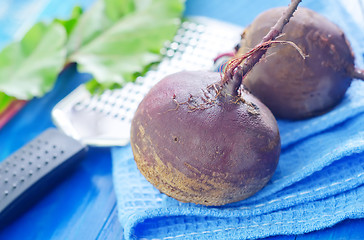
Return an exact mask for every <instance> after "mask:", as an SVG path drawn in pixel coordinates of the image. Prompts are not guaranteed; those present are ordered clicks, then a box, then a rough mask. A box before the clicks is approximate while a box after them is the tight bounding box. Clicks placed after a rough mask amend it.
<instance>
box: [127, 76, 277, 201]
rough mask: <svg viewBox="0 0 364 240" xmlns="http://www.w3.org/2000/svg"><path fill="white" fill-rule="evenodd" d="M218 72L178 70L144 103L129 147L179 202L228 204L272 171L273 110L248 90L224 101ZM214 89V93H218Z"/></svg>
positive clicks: (156, 181) (139, 163)
mask: <svg viewBox="0 0 364 240" xmlns="http://www.w3.org/2000/svg"><path fill="white" fill-rule="evenodd" d="M220 79H221V77H220V75H219V74H218V73H213V72H180V73H176V74H173V75H170V76H168V77H166V78H165V79H163V80H161V81H160V82H159V83H158V84H157V85H155V86H154V87H153V88H152V89H151V90H150V92H149V93H148V94H147V95H146V96H145V98H144V99H143V101H142V102H141V103H140V105H139V107H138V109H137V111H136V113H135V116H134V118H133V121H132V127H131V146H132V149H133V153H134V158H135V161H136V164H137V166H138V168H139V170H140V172H141V173H142V174H143V175H144V176H145V177H146V179H147V180H148V181H149V182H151V183H152V184H153V185H154V186H155V187H156V188H158V189H159V190H160V191H161V192H163V193H165V194H167V195H169V196H171V197H173V198H175V199H177V200H180V201H182V202H193V203H197V204H203V205H214V206H216V205H223V204H227V203H231V202H236V201H239V200H242V199H245V198H247V197H249V196H251V195H253V194H254V193H256V192H257V191H258V190H260V189H261V188H263V187H264V186H265V185H266V183H267V182H268V181H269V179H270V178H271V177H272V175H273V173H274V171H275V169H276V166H277V163H278V159H279V154H280V137H279V131H278V127H277V123H276V120H275V118H274V117H273V115H272V113H271V112H270V111H269V110H268V108H267V107H266V106H265V105H263V104H262V103H261V102H260V101H259V100H258V99H257V98H255V97H254V96H252V95H251V94H249V93H247V92H243V93H242V94H241V96H239V97H238V98H236V99H235V100H232V101H221V100H220V99H219V98H218V97H216V92H214V91H208V90H206V89H210V90H211V89H212V87H211V84H213V83H216V82H218V81H219V80H220ZM214 94H215V95H214Z"/></svg>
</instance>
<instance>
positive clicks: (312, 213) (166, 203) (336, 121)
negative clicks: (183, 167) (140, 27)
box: [112, 0, 364, 239]
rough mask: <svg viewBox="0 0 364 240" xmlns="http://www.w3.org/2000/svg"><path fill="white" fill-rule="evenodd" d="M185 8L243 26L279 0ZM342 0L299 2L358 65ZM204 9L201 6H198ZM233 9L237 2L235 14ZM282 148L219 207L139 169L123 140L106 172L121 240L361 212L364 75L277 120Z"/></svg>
mask: <svg viewBox="0 0 364 240" xmlns="http://www.w3.org/2000/svg"><path fill="white" fill-rule="evenodd" d="M186 4H187V7H186V12H185V14H186V15H205V16H209V17H214V18H218V19H220V20H228V21H230V22H233V23H236V24H240V25H246V24H248V23H249V22H250V21H251V16H253V15H256V14H258V13H259V12H261V11H263V10H265V9H266V8H270V7H275V6H278V5H286V2H285V1H269V3H268V2H267V1H263V0H260V1H258V2H257V1H254V2H252V1H233V3H232V6H234V8H223V10H222V9H221V8H219V7H218V6H220V5H221V2H220V1H218V0H212V1H206V0H195V1H187V3H186ZM345 4H346V2H345V1H341V0H336V1H335V4H327V3H326V2H325V1H314V0H307V1H303V3H302V6H306V7H309V8H311V9H313V10H316V11H318V12H320V13H322V14H323V15H325V16H326V17H328V18H329V19H330V20H332V21H334V22H335V23H337V24H338V25H339V26H340V27H341V28H342V29H343V30H344V32H345V33H346V34H347V37H348V38H349V40H350V42H351V44H352V47H353V49H354V52H355V54H356V57H357V59H356V61H357V64H358V65H359V66H363V65H364V62H363V58H362V56H363V55H362V54H363V52H364V47H363V44H362V42H363V40H364V36H363V31H360V30H358V29H363V25H362V24H359V22H361V20H358V19H359V18H360V16H359V15H356V17H357V18H356V19H355V17H354V15H355V14H354V15H353V13H351V14H348V12H347V8H346V7H348V6H350V5H345ZM201 9H203V10H201ZM235 9H244V12H246V13H247V14H248V15H247V16H246V18H242V17H241V16H240V15H239V16H238V15H236V14H234V11H235ZM278 125H279V129H280V134H281V140H282V152H281V156H280V161H279V164H278V167H277V170H276V172H275V174H274V176H273V177H272V179H271V181H270V182H269V183H268V184H267V186H266V187H264V188H263V189H262V190H261V191H259V192H258V193H257V194H255V195H254V196H252V197H250V198H248V199H245V200H243V201H240V202H237V203H232V204H229V205H226V206H221V207H205V206H200V205H196V204H190V203H181V202H179V201H177V200H175V199H172V198H170V197H168V196H166V195H164V194H161V193H160V192H159V191H158V190H157V189H156V188H154V187H153V186H152V185H151V184H150V183H149V182H147V181H146V180H145V178H144V177H143V176H142V175H141V174H140V172H139V171H138V169H137V167H136V165H135V163H134V159H133V155H132V151H131V148H130V146H126V147H124V148H113V149H112V157H113V178H114V184H115V192H116V196H117V202H118V213H119V219H120V222H121V223H122V226H123V227H124V235H125V238H126V239H248V238H249V239H255V238H262V237H267V236H274V235H287V234H300V233H306V232H310V231H314V230H319V229H323V228H326V227H329V226H332V225H334V224H335V223H338V222H340V221H342V220H344V219H348V218H352V219H353V218H363V217H364V201H363V200H364V184H363V183H364V161H363V159H364V82H359V81H354V82H353V83H352V86H351V87H350V88H349V90H348V92H347V94H346V95H345V98H344V99H343V101H342V102H341V103H340V104H339V105H338V106H336V107H335V109H333V110H332V111H330V112H328V113H326V114H324V115H322V116H318V117H315V118H311V119H307V120H302V121H283V120H279V121H278Z"/></svg>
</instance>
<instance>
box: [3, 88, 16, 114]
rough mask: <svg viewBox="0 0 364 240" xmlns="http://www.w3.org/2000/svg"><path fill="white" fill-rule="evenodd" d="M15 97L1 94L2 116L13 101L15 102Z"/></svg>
mask: <svg viewBox="0 0 364 240" xmlns="http://www.w3.org/2000/svg"><path fill="white" fill-rule="evenodd" d="M14 100H15V98H14V97H10V96H8V95H6V94H5V93H2V92H0V114H1V113H2V112H3V111H5V109H7V107H8V106H9V105H10V103H11V102H12V101H14Z"/></svg>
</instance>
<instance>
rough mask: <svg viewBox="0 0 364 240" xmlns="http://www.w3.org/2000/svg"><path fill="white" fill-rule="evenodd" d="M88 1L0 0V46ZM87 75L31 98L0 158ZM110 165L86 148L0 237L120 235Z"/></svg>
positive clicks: (194, 1)
mask: <svg viewBox="0 0 364 240" xmlns="http://www.w3.org/2000/svg"><path fill="white" fill-rule="evenodd" d="M352 1H354V0H352ZM92 2H93V1H87V0H79V1H72V0H63V1H56V0H38V1H35V0H27V1H21V0H18V1H11V0H1V1H0V47H3V46H4V44H6V43H7V42H9V41H10V40H11V39H14V38H18V37H19V36H21V35H22V34H24V31H26V29H28V28H29V27H30V26H31V25H32V24H33V23H34V22H35V21H37V20H39V19H43V20H47V19H51V18H52V17H55V16H57V17H67V16H68V15H69V13H70V11H71V9H72V7H73V6H74V5H75V4H80V5H81V6H84V7H86V8H87V7H88V6H90V4H91V3H92ZM228 2H230V4H231V5H230V6H228V5H227V3H228ZM287 2H288V1H283V0H280V1H265V0H259V1H217V0H214V1H207V0H191V1H187V2H186V11H185V15H186V16H190V15H203V16H208V17H212V18H216V19H220V20H224V21H228V22H231V23H235V24H239V25H241V26H245V25H247V24H248V23H249V22H251V21H252V19H253V18H254V16H256V15H257V14H258V13H260V12H261V11H263V10H265V9H267V8H270V7H274V6H279V5H282V3H283V5H287ZM323 2H324V1H313V0H311V1H310V0H306V1H304V4H303V5H311V6H312V5H315V4H316V5H315V6H314V7H317V8H319V7H320V6H321V5H322V4H323ZM348 2H350V1H348ZM237 9H241V10H240V11H237ZM363 22H364V20H363ZM90 78H91V76H90V75H88V74H80V73H78V72H77V70H76V67H75V66H71V67H70V68H68V69H66V70H65V71H64V72H62V73H61V74H60V75H59V77H58V80H57V83H56V86H55V88H54V90H53V91H52V92H50V93H48V94H47V95H46V96H44V97H43V98H40V99H34V100H32V101H30V102H29V103H28V104H27V105H26V106H25V107H24V108H23V109H22V110H21V111H20V112H19V113H18V114H17V115H16V117H15V118H14V119H12V121H11V122H9V123H8V124H7V125H6V126H5V127H4V128H3V129H1V130H0V161H2V160H3V159H5V158H6V157H7V156H9V155H10V154H11V153H12V152H14V151H16V150H17V149H18V148H20V147H21V146H23V145H24V144H25V143H27V142H28V141H30V140H31V139H33V138H34V137H36V136H37V135H38V134H40V133H41V132H42V131H44V130H45V129H47V128H49V127H53V126H54V125H53V123H52V121H51V117H50V112H51V109H52V108H53V106H54V105H55V104H56V103H57V102H58V101H59V100H61V99H62V98H63V97H64V96H65V95H66V94H67V93H69V92H70V91H72V89H74V88H75V87H77V86H78V85H79V84H81V83H83V82H85V81H87V80H89V79H90ZM111 170H112V165H111V155H110V151H109V149H108V148H90V150H89V152H88V153H87V156H86V157H85V159H84V160H83V161H82V163H81V165H80V166H79V167H78V168H77V169H76V171H75V172H74V173H72V174H71V175H70V176H69V177H67V178H66V179H65V180H64V181H62V182H61V183H60V184H59V185H57V186H56V187H55V188H54V189H52V190H51V191H50V192H49V193H48V194H47V195H46V196H45V197H44V198H42V199H41V200H40V201H39V202H38V203H37V204H36V205H34V206H33V207H32V208H31V209H29V210H28V211H27V212H26V213H25V214H23V215H22V216H21V217H19V218H18V219H17V220H16V221H14V222H13V223H11V224H10V225H9V226H8V227H6V228H5V229H3V230H1V231H0V239H22V240H23V239H122V232H123V230H122V227H121V225H120V223H119V222H118V219H117V210H116V198H115V194H114V191H113V181H112V175H111ZM363 229H364V219H359V220H346V221H344V222H341V223H339V224H337V225H335V226H334V227H332V228H328V229H324V230H321V231H317V232H312V233H308V234H304V235H298V236H277V237H272V238H269V239H364V230H363Z"/></svg>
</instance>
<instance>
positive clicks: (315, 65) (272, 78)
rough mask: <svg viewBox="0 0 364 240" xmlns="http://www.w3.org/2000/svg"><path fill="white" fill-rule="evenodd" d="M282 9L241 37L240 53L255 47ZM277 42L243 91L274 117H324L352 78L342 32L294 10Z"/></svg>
mask: <svg viewBox="0 0 364 240" xmlns="http://www.w3.org/2000/svg"><path fill="white" fill-rule="evenodd" d="M283 10H284V8H274V9H270V10H268V11H265V12H263V13H262V14H260V15H259V16H258V17H257V18H256V19H255V20H254V21H253V22H252V24H251V25H250V26H249V27H247V29H246V30H245V31H244V33H243V34H242V40H241V44H240V45H241V48H240V49H239V52H238V54H239V55H240V54H244V53H246V52H248V51H249V50H250V49H252V48H254V46H256V44H258V43H259V42H260V41H261V39H262V37H263V36H264V35H265V34H266V32H267V31H269V29H270V28H271V26H272V24H273V23H274V22H276V21H277V19H278V18H279V17H280V16H281V14H282V11H283ZM277 40H279V41H290V42H292V43H294V44H296V46H298V47H299V48H300V49H301V50H302V51H303V53H304V54H306V55H307V57H306V58H305V59H303V57H302V56H301V55H300V53H299V51H298V50H297V49H296V48H294V47H293V46H292V45H290V44H287V43H275V44H273V46H272V47H271V48H269V49H268V51H267V53H266V57H265V59H262V60H261V61H260V62H259V63H258V64H256V65H255V66H254V68H253V69H252V71H251V72H250V73H249V74H248V75H247V76H246V78H245V79H244V80H243V84H245V87H246V88H247V89H248V90H249V91H251V92H252V93H253V94H254V96H256V97H257V98H259V99H260V100H261V101H262V102H263V103H264V104H265V105H266V106H267V107H268V108H269V109H270V110H271V111H272V113H273V114H274V116H276V117H278V118H287V119H302V118H308V117H312V116H316V115H318V114H322V113H324V112H326V111H328V110H330V109H331V108H332V107H334V106H335V105H336V104H338V103H339V102H340V101H341V99H342V98H343V96H344V94H345V92H346V90H347V88H348V87H349V86H350V83H351V80H352V77H351V75H352V72H353V70H354V55H353V53H352V51H351V48H350V45H349V43H348V41H347V39H346V37H345V35H344V33H343V32H342V31H341V30H340V28H339V27H338V26H337V25H335V24H334V23H332V22H330V21H329V20H328V19H326V18H325V17H323V16H321V15H320V14H318V13H316V12H314V11H312V10H309V9H306V8H298V9H297V11H296V12H295V14H294V15H293V17H292V18H291V19H290V21H289V23H288V24H287V25H286V26H285V28H284V30H283V32H282V36H281V37H280V38H277Z"/></svg>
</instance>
